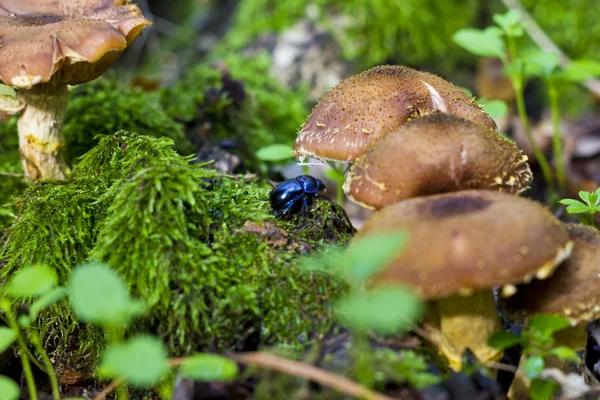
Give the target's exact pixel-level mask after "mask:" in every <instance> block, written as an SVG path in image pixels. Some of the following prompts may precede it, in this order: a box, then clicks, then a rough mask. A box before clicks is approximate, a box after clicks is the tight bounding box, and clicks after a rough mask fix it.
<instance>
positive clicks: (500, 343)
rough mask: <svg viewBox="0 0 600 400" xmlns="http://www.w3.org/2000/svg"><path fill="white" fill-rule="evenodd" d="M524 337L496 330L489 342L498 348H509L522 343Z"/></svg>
mask: <svg viewBox="0 0 600 400" xmlns="http://www.w3.org/2000/svg"><path fill="white" fill-rule="evenodd" d="M521 342H522V339H521V338H520V337H518V336H515V335H512V334H510V333H508V332H496V333H494V334H493V335H492V336H491V337H490V340H489V342H488V344H489V345H490V346H491V347H493V348H496V349H508V348H509V347H513V346H515V345H517V344H520V343H521Z"/></svg>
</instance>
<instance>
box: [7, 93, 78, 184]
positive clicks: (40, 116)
mask: <svg viewBox="0 0 600 400" xmlns="http://www.w3.org/2000/svg"><path fill="white" fill-rule="evenodd" d="M17 96H18V99H19V100H20V101H21V102H22V103H23V104H24V105H25V109H24V111H23V113H22V114H21V117H20V118H19V124H18V127H19V151H20V154H21V160H22V162H23V169H24V170H25V175H26V176H27V177H29V178H30V179H56V180H64V179H66V175H67V173H68V167H67V164H66V162H65V160H64V157H63V149H64V148H65V137H64V135H63V132H62V128H63V118H64V116H65V112H66V110H67V102H68V100H69V90H68V88H67V85H64V84H56V83H53V82H49V83H44V84H38V85H36V86H34V87H32V88H31V89H29V90H20V91H19V92H18V95H17Z"/></svg>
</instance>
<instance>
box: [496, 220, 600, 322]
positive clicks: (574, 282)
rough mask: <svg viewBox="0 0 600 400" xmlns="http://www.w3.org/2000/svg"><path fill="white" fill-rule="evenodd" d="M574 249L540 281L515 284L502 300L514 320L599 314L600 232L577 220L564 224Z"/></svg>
mask: <svg viewBox="0 0 600 400" xmlns="http://www.w3.org/2000/svg"><path fill="white" fill-rule="evenodd" d="M565 228H566V229H567V232H568V233H569V236H570V237H571V240H572V241H573V252H572V254H571V257H569V259H568V260H566V261H565V262H563V263H562V264H561V265H560V266H559V267H558V268H557V269H556V271H555V272H554V274H553V275H552V276H551V277H550V278H548V279H545V280H543V281H533V282H531V283H529V284H527V285H520V286H517V292H516V293H515V294H514V295H513V296H511V297H509V298H507V299H502V301H501V304H502V306H503V307H504V309H505V310H506V312H507V313H508V315H510V316H511V318H513V319H515V320H516V321H517V322H520V323H523V322H526V321H527V320H528V319H529V317H531V316H533V315H536V314H557V315H561V316H563V317H566V318H568V319H569V320H570V321H571V323H572V324H578V323H581V322H589V321H593V320H596V319H598V318H600V278H598V274H599V273H600V272H599V271H600V234H599V233H598V231H597V230H596V229H593V228H590V227H588V226H583V225H579V224H565Z"/></svg>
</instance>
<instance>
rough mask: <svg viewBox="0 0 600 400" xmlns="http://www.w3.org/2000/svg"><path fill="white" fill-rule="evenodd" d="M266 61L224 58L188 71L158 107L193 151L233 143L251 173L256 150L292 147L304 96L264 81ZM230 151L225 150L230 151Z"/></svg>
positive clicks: (301, 91) (255, 164)
mask: <svg viewBox="0 0 600 400" xmlns="http://www.w3.org/2000/svg"><path fill="white" fill-rule="evenodd" d="M269 66H270V58H269V57H268V56H266V55H264V54H263V55H259V56H256V57H253V58H246V57H241V56H239V55H227V56H224V57H223V58H222V59H220V60H219V61H218V62H204V63H201V64H199V65H197V66H196V67H193V68H191V69H190V70H189V71H188V73H187V74H186V75H185V76H184V77H183V78H182V79H181V80H180V81H179V82H177V83H176V84H175V85H173V87H170V88H167V89H165V91H164V93H163V104H164V107H165V108H166V109H167V111H168V113H169V114H170V115H171V116H172V117H173V118H175V119H177V120H181V121H186V125H187V128H186V132H187V135H188V138H189V139H190V140H191V141H192V142H193V143H194V144H195V145H196V146H197V147H198V148H201V147H202V146H204V145H205V144H207V143H209V144H219V143H220V142H223V141H227V142H229V143H231V142H233V147H234V150H232V151H234V152H237V153H238V154H240V155H241V156H242V160H243V161H244V163H245V165H246V167H247V169H250V170H256V169H257V168H258V166H259V161H258V160H257V158H256V150H258V149H259V148H261V147H263V146H267V145H269V144H273V143H290V144H291V143H293V141H294V140H295V138H296V132H297V130H298V127H299V126H300V125H302V123H303V122H304V120H305V119H306V117H307V115H308V112H309V107H308V95H307V94H306V91H305V90H304V89H299V90H296V91H293V90H291V89H288V88H285V87H284V86H283V85H281V84H280V83H278V82H277V81H276V80H275V79H273V78H271V77H270V76H269ZM230 147H231V146H230Z"/></svg>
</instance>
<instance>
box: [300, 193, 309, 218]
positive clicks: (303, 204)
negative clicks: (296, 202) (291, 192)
mask: <svg viewBox="0 0 600 400" xmlns="http://www.w3.org/2000/svg"><path fill="white" fill-rule="evenodd" d="M307 209H308V198H307V197H306V196H304V197H303V198H302V211H301V212H302V218H303V219H304V218H306V210H307Z"/></svg>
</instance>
